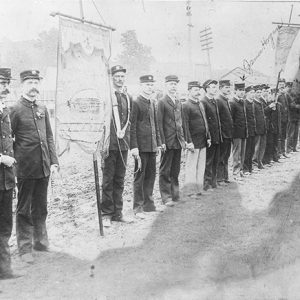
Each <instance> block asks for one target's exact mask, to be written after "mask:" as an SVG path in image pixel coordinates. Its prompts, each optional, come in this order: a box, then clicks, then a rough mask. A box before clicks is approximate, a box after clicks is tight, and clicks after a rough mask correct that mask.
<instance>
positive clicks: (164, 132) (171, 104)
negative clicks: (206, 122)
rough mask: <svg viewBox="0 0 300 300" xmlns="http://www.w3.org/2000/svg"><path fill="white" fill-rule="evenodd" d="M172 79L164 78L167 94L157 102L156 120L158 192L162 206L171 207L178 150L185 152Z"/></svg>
mask: <svg viewBox="0 0 300 300" xmlns="http://www.w3.org/2000/svg"><path fill="white" fill-rule="evenodd" d="M178 82H179V79H178V77H177V76H176V75H168V76H167V77H166V78H165V86H166V92H167V94H166V95H165V97H163V98H162V99H161V100H159V101H158V108H157V119H158V126H159V133H160V137H161V143H162V155H161V162H160V168H159V189H160V194H161V200H162V203H163V204H165V205H166V206H174V205H175V202H177V201H179V180H178V177H179V173H180V163H181V150H182V149H184V148H185V140H184V134H183V115H182V106H181V103H180V101H179V100H178V98H177V84H178Z"/></svg>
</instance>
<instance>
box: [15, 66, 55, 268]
mask: <svg viewBox="0 0 300 300" xmlns="http://www.w3.org/2000/svg"><path fill="white" fill-rule="evenodd" d="M20 78H21V83H22V90H23V93H22V97H21V99H20V100H19V102H18V103H17V104H16V105H14V106H13V107H12V108H11V114H10V117H11V127H12V131H13V134H14V137H15V143H14V150H15V158H16V161H17V164H16V169H17V185H18V204H17V211H16V230H17V242H18V248H19V254H20V256H21V259H22V260H23V261H24V262H27V263H32V262H33V257H32V242H33V249H34V250H37V251H48V246H49V242H48V235H47V230H46V218H47V213H48V212H47V190H48V182H49V177H50V174H51V173H56V172H57V171H58V159H57V156H56V153H55V145H54V140H53V134H52V130H51V126H50V118H49V114H48V110H47V108H46V107H45V106H44V105H41V104H39V103H37V96H38V94H39V86H40V79H41V77H40V73H39V71H38V70H28V71H24V72H22V73H21V74H20Z"/></svg>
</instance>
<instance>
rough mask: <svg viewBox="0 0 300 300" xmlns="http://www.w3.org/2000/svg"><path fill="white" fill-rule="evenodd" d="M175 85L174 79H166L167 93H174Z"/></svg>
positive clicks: (175, 90)
mask: <svg viewBox="0 0 300 300" xmlns="http://www.w3.org/2000/svg"><path fill="white" fill-rule="evenodd" d="M177 85H178V83H177V82H176V81H168V82H166V90H167V92H168V93H169V94H171V95H175V94H176V92H177Z"/></svg>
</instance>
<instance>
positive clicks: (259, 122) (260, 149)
mask: <svg viewBox="0 0 300 300" xmlns="http://www.w3.org/2000/svg"><path fill="white" fill-rule="evenodd" d="M264 87H265V85H256V86H255V87H254V89H255V97H254V113H255V150H254V155H253V163H254V164H255V165H256V166H257V168H258V169H263V168H264V166H263V163H262V160H263V157H264V154H265V149H266V143H267V135H266V131H267V129H266V118H265V113H264V106H263V103H262V101H263V100H262V99H261V98H262V89H263V88H264Z"/></svg>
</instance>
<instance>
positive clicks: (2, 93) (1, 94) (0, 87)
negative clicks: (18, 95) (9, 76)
mask: <svg viewBox="0 0 300 300" xmlns="http://www.w3.org/2000/svg"><path fill="white" fill-rule="evenodd" d="M8 94H9V80H4V79H0V99H5V98H6V96H7V95H8Z"/></svg>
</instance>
